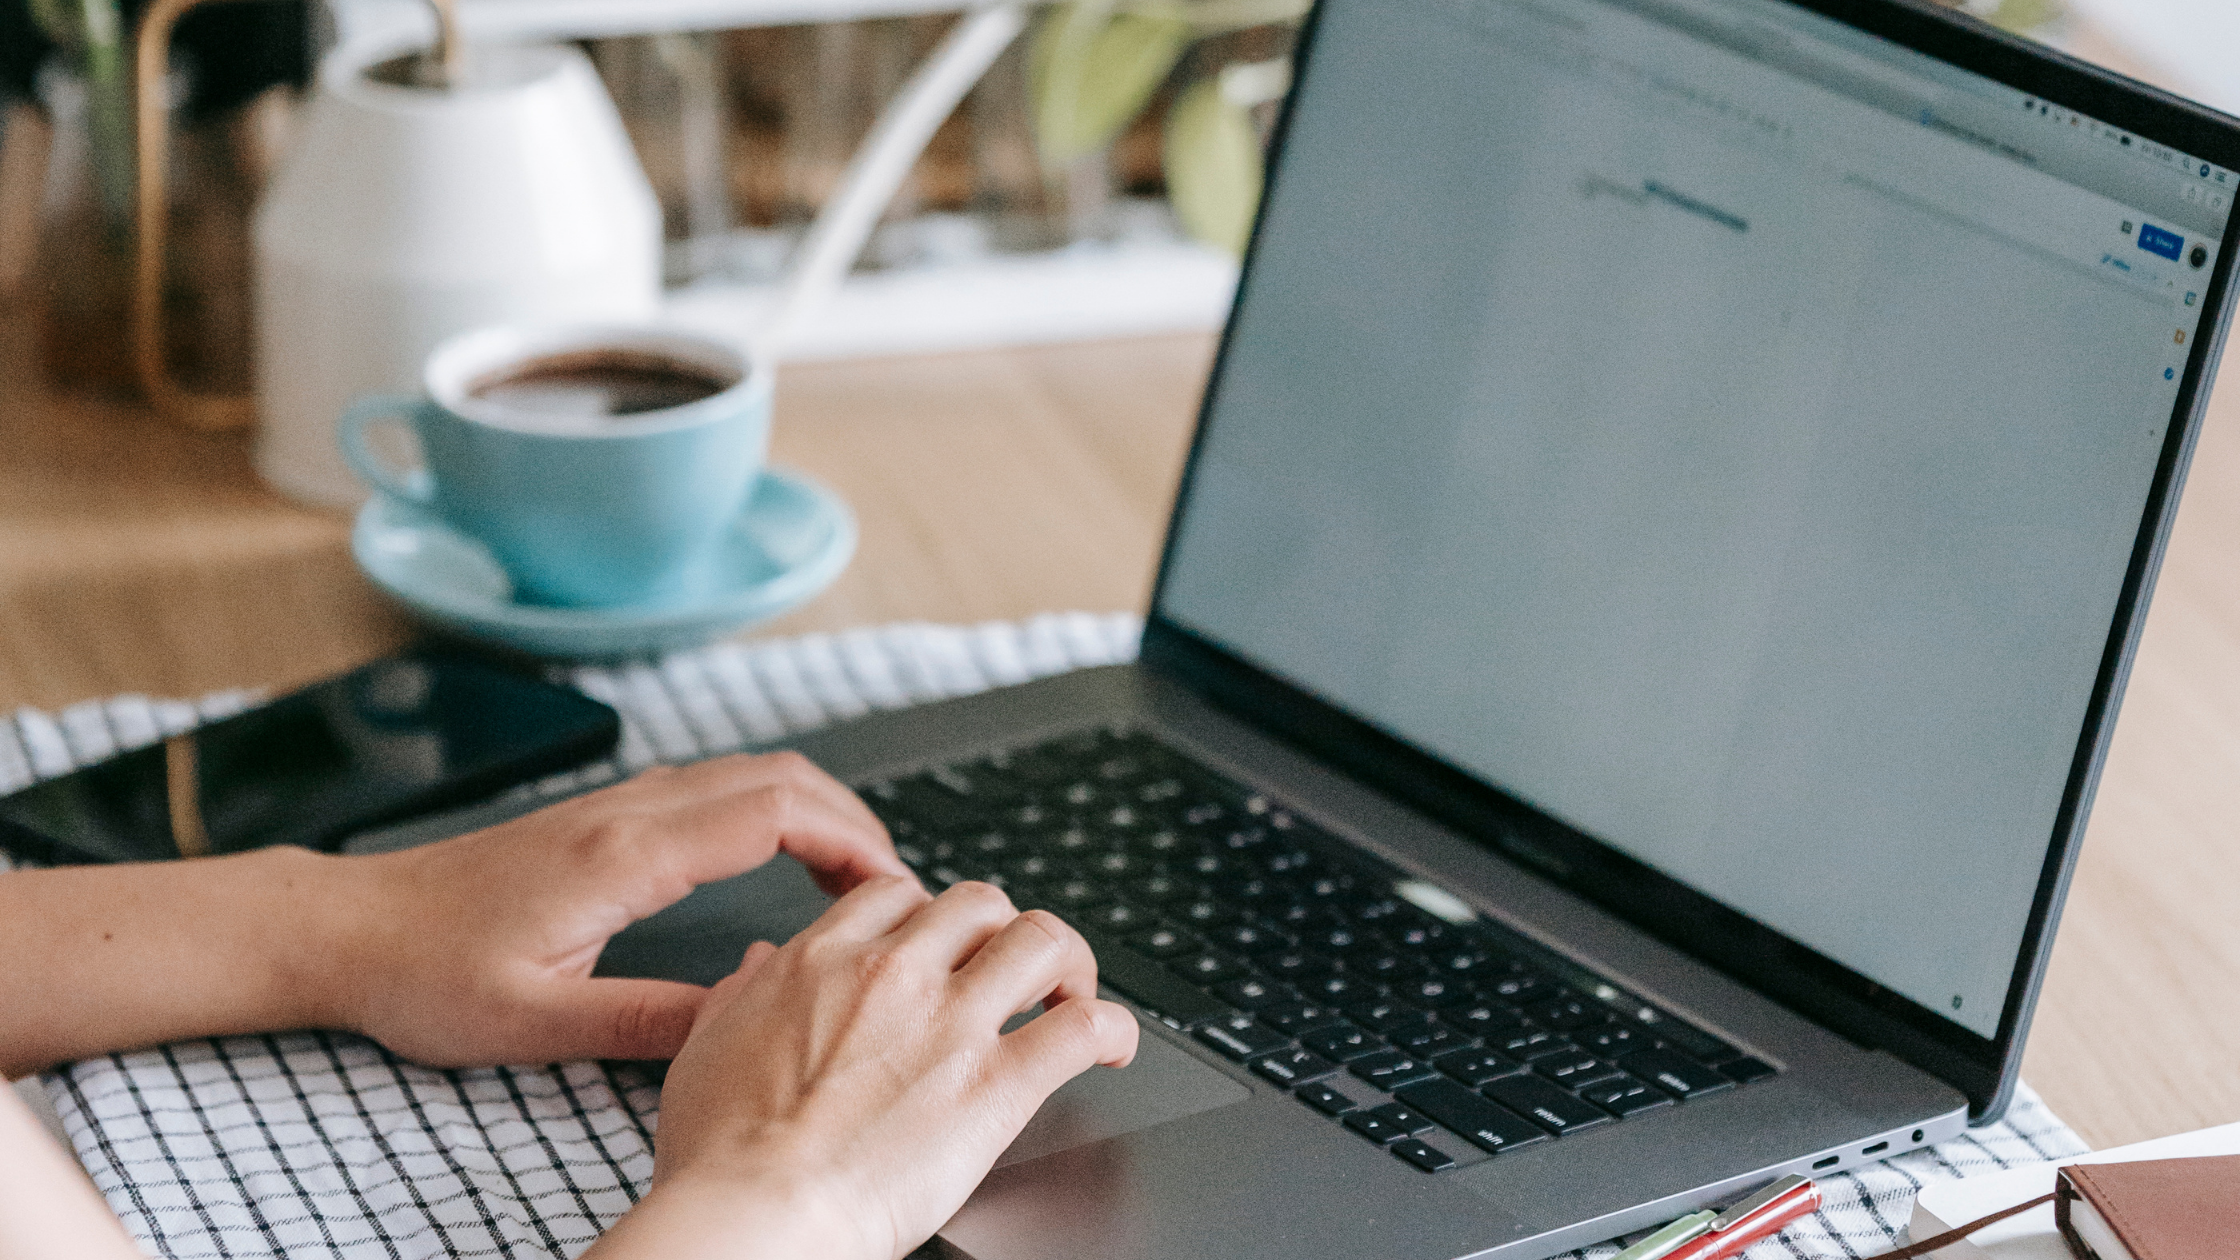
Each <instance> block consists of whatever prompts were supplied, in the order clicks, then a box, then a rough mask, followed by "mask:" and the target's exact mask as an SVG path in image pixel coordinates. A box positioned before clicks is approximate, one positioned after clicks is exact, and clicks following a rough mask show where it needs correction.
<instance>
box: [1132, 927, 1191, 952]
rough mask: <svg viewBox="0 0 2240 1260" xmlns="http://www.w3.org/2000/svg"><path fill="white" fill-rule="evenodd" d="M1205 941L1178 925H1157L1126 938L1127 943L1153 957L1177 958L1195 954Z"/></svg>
mask: <svg viewBox="0 0 2240 1260" xmlns="http://www.w3.org/2000/svg"><path fill="white" fill-rule="evenodd" d="M1205 943H1206V942H1205V938H1204V937H1202V936H1200V935H1198V934H1197V933H1196V932H1192V931H1189V930H1188V929H1186V928H1178V927H1157V928H1153V929H1151V930H1150V931H1148V932H1139V933H1137V934H1136V935H1134V936H1131V937H1129V938H1128V944H1130V945H1133V946H1134V947H1136V948H1137V949H1140V950H1142V951H1143V952H1144V953H1146V954H1149V955H1151V956H1152V957H1153V958H1177V957H1180V956H1182V955H1184V954H1195V953H1197V952H1198V951H1199V950H1201V949H1204V948H1205Z"/></svg>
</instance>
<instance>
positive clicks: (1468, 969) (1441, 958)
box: [1431, 945, 1486, 976]
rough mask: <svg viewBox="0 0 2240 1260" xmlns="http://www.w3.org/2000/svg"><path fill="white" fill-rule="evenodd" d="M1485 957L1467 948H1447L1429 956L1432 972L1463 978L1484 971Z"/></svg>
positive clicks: (1435, 951)
mask: <svg viewBox="0 0 2240 1260" xmlns="http://www.w3.org/2000/svg"><path fill="white" fill-rule="evenodd" d="M1485 961H1486V956H1485V955H1484V954H1483V953H1481V952H1479V951H1478V950H1474V949H1470V948H1467V947H1460V948H1458V947H1456V946H1452V945H1450V946H1448V947H1447V948H1445V949H1440V950H1434V951H1432V954H1431V967H1432V970H1434V971H1437V972H1440V973H1441V974H1443V975H1449V976H1465V975H1470V974H1473V973H1475V972H1478V971H1482V970H1484V967H1485Z"/></svg>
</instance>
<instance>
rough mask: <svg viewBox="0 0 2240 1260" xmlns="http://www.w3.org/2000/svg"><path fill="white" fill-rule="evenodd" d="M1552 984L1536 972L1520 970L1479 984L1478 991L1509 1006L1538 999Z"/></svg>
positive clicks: (1521, 1004) (1520, 1004) (1552, 982)
mask: <svg viewBox="0 0 2240 1260" xmlns="http://www.w3.org/2000/svg"><path fill="white" fill-rule="evenodd" d="M1554 984H1555V982H1554V981H1552V980H1549V979H1548V978H1547V977H1545V976H1542V975H1540V974H1539V973H1537V972H1532V971H1522V972H1517V973H1515V974H1513V975H1506V976H1498V977H1495V978H1494V979H1493V980H1492V981H1490V982H1488V983H1485V984H1480V985H1479V986H1478V992H1479V993H1480V994H1481V995H1483V996H1485V997H1489V998H1493V999H1496V1000H1498V1001H1502V1002H1507V1003H1508V1004H1509V1005H1511V1006H1520V1007H1521V1006H1523V1005H1525V1004H1526V1003H1529V1002H1536V1001H1538V1000H1540V998H1541V997H1542V996H1543V995H1545V994H1546V993H1547V991H1548V990H1549V989H1551V988H1553V987H1554Z"/></svg>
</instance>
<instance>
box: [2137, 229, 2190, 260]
mask: <svg viewBox="0 0 2240 1260" xmlns="http://www.w3.org/2000/svg"><path fill="white" fill-rule="evenodd" d="M2185 247H2186V238H2184V237H2182V236H2180V235H2178V234H2177V233H2176V232H2173V231H2171V230H2170V229H2168V228H2159V227H2156V226H2155V225H2154V224H2152V223H2142V224H2140V225H2139V248H2141V249H2143V250H2145V251H2147V252H2148V253H2150V254H2160V255H2162V256H2163V257H2164V258H2167V259H2169V260H2171V261H2172V262H2176V261H2177V259H2178V255H2179V253H2181V252H2182V251H2183V250H2184V249H2185Z"/></svg>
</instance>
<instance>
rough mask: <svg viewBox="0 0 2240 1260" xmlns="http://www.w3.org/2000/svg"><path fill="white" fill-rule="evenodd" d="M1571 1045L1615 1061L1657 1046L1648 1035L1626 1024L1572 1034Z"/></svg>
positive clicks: (1610, 1025) (1607, 1025)
mask: <svg viewBox="0 0 2240 1260" xmlns="http://www.w3.org/2000/svg"><path fill="white" fill-rule="evenodd" d="M1571 1044H1573V1045H1575V1046H1578V1047H1579V1048H1580V1049H1582V1050H1592V1051H1594V1052H1595V1053H1596V1054H1599V1055H1601V1056H1602V1057H1603V1058H1605V1059H1615V1058H1617V1057H1618V1056H1619V1055H1621V1054H1631V1053H1632V1052H1633V1051H1635V1050H1647V1049H1648V1048H1649V1047H1650V1046H1652V1045H1654V1044H1656V1043H1655V1042H1653V1041H1652V1040H1650V1038H1649V1036H1648V1034H1646V1033H1644V1032H1642V1031H1641V1030H1639V1029H1637V1028H1629V1027H1627V1026H1626V1025H1624V1024H1605V1025H1603V1026H1602V1027H1600V1028H1590V1029H1588V1030H1586V1031H1585V1032H1576V1033H1573V1034H1571Z"/></svg>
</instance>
